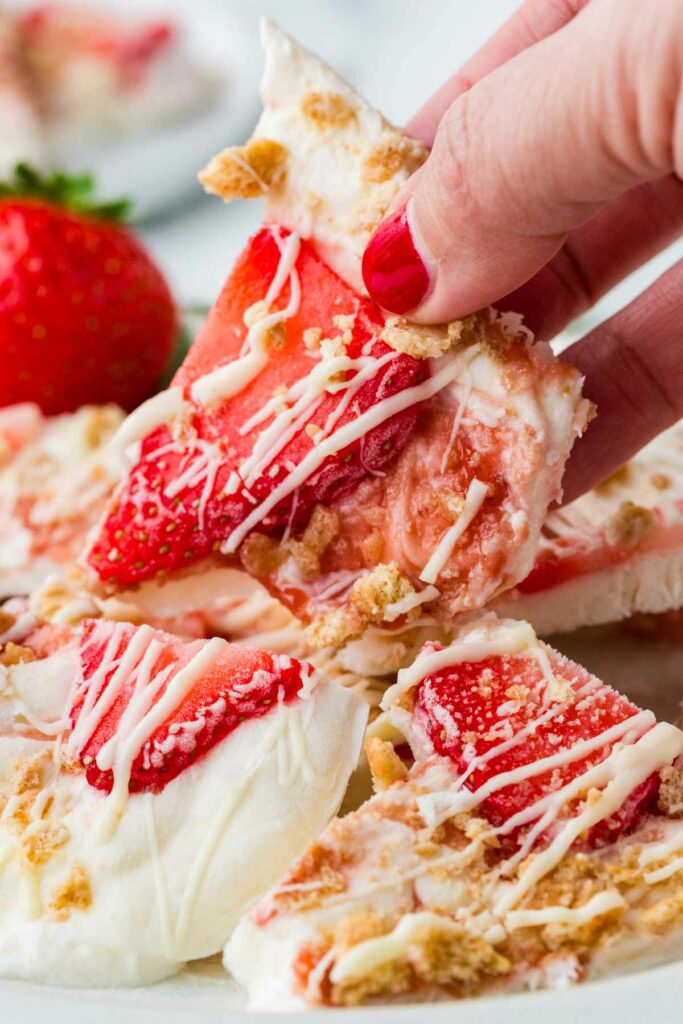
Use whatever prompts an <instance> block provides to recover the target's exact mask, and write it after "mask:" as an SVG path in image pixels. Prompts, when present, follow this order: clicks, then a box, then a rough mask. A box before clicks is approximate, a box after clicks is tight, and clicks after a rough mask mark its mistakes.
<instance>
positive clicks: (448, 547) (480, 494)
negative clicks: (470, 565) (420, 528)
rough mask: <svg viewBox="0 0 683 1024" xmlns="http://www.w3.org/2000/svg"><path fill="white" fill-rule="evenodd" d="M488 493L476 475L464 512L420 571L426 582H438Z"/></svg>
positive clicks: (470, 487)
mask: <svg viewBox="0 0 683 1024" xmlns="http://www.w3.org/2000/svg"><path fill="white" fill-rule="evenodd" d="M487 494H488V486H487V484H483V483H482V482H481V480H477V479H476V477H475V478H474V480H472V481H471V482H470V485H469V487H468V488H467V494H466V495H465V505H464V507H463V510H462V512H461V513H460V515H459V516H458V518H457V519H456V521H455V522H454V523H453V525H452V526H451V527H449V528H448V530H446V532H445V533H444V535H443V537H442V538H441V540H440V541H439V543H438V544H437V546H436V548H435V549H434V551H433V552H432V555H431V558H430V559H429V561H428V562H427V564H426V565H425V567H424V569H423V570H422V572H421V573H420V579H421V580H422V581H423V582H424V583H436V581H437V579H438V577H439V573H440V572H441V571H442V570H443V567H444V566H445V564H446V562H447V561H448V559H449V558H450V557H451V555H452V554H453V549H454V548H455V545H456V544H457V543H458V541H459V540H460V538H461V537H462V535H463V534H464V533H465V531H466V530H467V528H468V527H469V526H470V524H471V523H472V522H473V520H474V518H475V516H476V515H477V513H478V512H479V509H480V508H481V506H482V505H483V504H484V500H485V498H486V495H487Z"/></svg>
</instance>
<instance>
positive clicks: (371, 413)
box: [221, 357, 460, 554]
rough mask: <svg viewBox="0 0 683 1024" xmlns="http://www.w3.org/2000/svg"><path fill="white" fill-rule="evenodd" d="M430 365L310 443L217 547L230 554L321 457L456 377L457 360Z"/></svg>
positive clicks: (424, 398)
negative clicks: (419, 377)
mask: <svg viewBox="0 0 683 1024" xmlns="http://www.w3.org/2000/svg"><path fill="white" fill-rule="evenodd" d="M433 368H434V370H435V372H434V373H433V375H432V376H431V377H430V378H429V379H428V380H426V381H424V382H423V383H422V384H419V385H415V386H414V387H410V388H405V389H404V390H403V391H400V392H398V393H397V394H395V395H391V396H390V397H389V398H385V399H383V400H382V401H381V402H378V403H377V405H374V406H373V407H372V408H370V409H367V410H366V411H365V412H364V413H361V415H360V416H358V417H357V418H356V419H355V420H352V421H351V422H350V423H345V424H344V425H343V426H342V427H340V428H339V429H338V430H336V431H335V432H334V433H333V434H332V435H330V436H329V437H326V438H324V439H323V440H322V441H321V442H320V443H319V444H318V445H316V446H314V447H313V448H312V449H311V451H309V452H308V453H307V454H306V455H305V456H304V458H303V459H302V461H301V462H300V463H299V465H298V466H296V467H295V468H294V469H293V470H292V471H291V472H290V474H289V476H288V477H287V479H286V480H283V481H282V483H281V484H280V485H279V486H278V487H275V488H274V489H273V491H272V492H271V493H270V494H269V495H268V497H267V498H266V499H265V500H264V501H263V502H261V503H260V505H258V506H257V507H256V508H255V509H254V510H253V511H252V512H251V513H250V515H248V516H247V517H246V519H244V520H243V522H242V523H240V525H239V526H238V527H236V528H235V529H234V530H233V531H232V533H231V534H230V535H229V537H228V538H227V539H226V540H225V541H224V543H223V545H222V547H221V550H222V551H223V552H224V553H225V554H233V553H234V552H235V551H236V550H237V548H238V547H239V546H240V544H241V543H242V541H243V540H244V539H245V537H246V536H247V534H249V533H250V532H251V530H253V529H254V528H255V527H256V526H257V525H258V524H259V523H260V522H261V521H262V520H263V519H265V517H266V516H267V515H268V513H269V512H271V511H272V509H273V508H275V506H276V505H278V504H279V503H280V502H281V501H283V500H284V499H285V498H287V497H289V495H290V494H292V492H293V491H295V490H296V489H297V488H298V487H300V486H301V485H302V484H303V483H305V482H306V480H307V479H308V478H309V477H310V476H312V475H313V473H315V471H316V470H318V469H319V468H320V467H321V466H322V464H323V462H324V461H325V459H327V458H328V457H329V456H330V455H335V454H336V453H337V452H339V451H341V450H342V449H343V448H346V447H347V446H348V445H350V444H353V443H354V442H355V441H358V440H359V439H360V438H361V437H363V436H364V435H365V434H367V433H368V432H369V431H371V430H374V429H375V427H378V426H380V425H381V424H382V423H384V422H386V420H388V419H390V418H391V417H392V416H395V415H396V414H397V413H400V412H403V411H404V410H405V409H409V408H410V407H411V406H413V405H416V404H418V403H419V402H424V401H426V400H427V399H428V398H431V397H432V396H433V395H435V394H437V393H438V392H439V391H441V390H442V389H443V388H444V387H446V385H447V384H449V383H450V382H451V381H452V380H453V379H454V378H455V377H456V376H457V374H458V372H459V369H460V363H459V361H458V360H457V359H455V358H453V357H442V358H441V359H440V360H434V361H433Z"/></svg>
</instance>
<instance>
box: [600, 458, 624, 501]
mask: <svg viewBox="0 0 683 1024" xmlns="http://www.w3.org/2000/svg"><path fill="white" fill-rule="evenodd" d="M632 477H633V468H632V466H631V463H630V462H625V463H624V465H623V466H619V468H618V469H615V470H614V472H613V473H610V475H609V476H608V477H605V479H604V480H602V481H601V483H599V484H597V486H596V488H595V491H596V493H597V494H606V493H607V492H609V491H611V490H612V489H613V488H614V487H627V486H628V485H629V484H630V483H631V482H632Z"/></svg>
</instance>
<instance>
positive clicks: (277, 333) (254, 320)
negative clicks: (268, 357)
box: [242, 299, 287, 348]
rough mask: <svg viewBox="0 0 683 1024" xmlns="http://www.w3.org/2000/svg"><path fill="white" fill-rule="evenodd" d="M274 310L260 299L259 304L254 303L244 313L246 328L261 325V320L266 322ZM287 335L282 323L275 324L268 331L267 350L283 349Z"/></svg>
mask: <svg viewBox="0 0 683 1024" xmlns="http://www.w3.org/2000/svg"><path fill="white" fill-rule="evenodd" d="M271 312H272V310H271V308H270V306H269V305H268V303H267V302H265V300H264V299H259V300H258V302H254V303H252V305H251V306H249V307H248V309H246V310H245V311H244V316H243V318H242V319H243V320H244V326H245V327H248V328H252V327H255V326H256V324H258V323H260V321H261V320H265V318H266V317H267V316H270V314H271ZM286 339H287V335H286V333H285V326H284V324H282V323H279V324H274V325H273V326H272V327H270V328H269V329H268V332H267V334H266V338H265V342H266V347H267V348H283V347H284V344H285V341H286Z"/></svg>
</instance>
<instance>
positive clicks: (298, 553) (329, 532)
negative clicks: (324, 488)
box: [286, 505, 340, 579]
mask: <svg viewBox="0 0 683 1024" xmlns="http://www.w3.org/2000/svg"><path fill="white" fill-rule="evenodd" d="M339 528H340V523H339V515H338V513H337V512H335V511H334V509H331V508H327V507H326V506H325V505H316V506H315V508H314V509H313V514H312V515H311V518H310V520H309V523H308V526H307V527H306V529H305V530H304V532H303V536H302V537H301V540H294V539H291V540H289V541H287V545H286V546H287V549H288V550H289V551H290V552H291V554H292V557H293V559H294V561H295V562H296V565H297V567H298V569H299V571H300V572H301V573H302V575H304V576H306V577H307V578H308V579H314V578H315V577H316V576H319V575H320V558H321V556H322V555H323V554H324V553H325V551H326V549H327V548H328V546H329V545H330V544H331V543H332V541H333V540H334V538H335V537H336V536H337V534H338V533H339Z"/></svg>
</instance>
